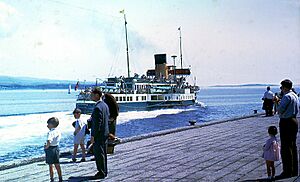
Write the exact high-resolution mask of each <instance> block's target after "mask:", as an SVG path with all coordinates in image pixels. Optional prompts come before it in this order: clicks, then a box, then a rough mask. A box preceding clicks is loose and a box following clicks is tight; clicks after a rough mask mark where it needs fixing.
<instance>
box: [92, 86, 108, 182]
mask: <svg viewBox="0 0 300 182" xmlns="http://www.w3.org/2000/svg"><path fill="white" fill-rule="evenodd" d="M101 96H102V92H101V91H100V90H99V89H97V88H95V89H93V90H92V93H91V98H92V100H93V101H95V102H96V105H95V108H94V110H93V113H92V117H91V118H92V128H91V143H93V147H94V155H95V161H96V165H97V170H98V172H97V174H96V175H95V176H94V178H95V179H103V178H105V177H106V176H107V140H108V133H109V129H108V119H109V109H108V106H107V105H106V104H105V103H104V102H103V101H102V99H101Z"/></svg>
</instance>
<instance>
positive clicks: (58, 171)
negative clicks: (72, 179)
mask: <svg viewBox="0 0 300 182" xmlns="http://www.w3.org/2000/svg"><path fill="white" fill-rule="evenodd" d="M54 165H55V168H56V171H57V174H58V177H59V181H62V172H61V168H60V164H54Z"/></svg>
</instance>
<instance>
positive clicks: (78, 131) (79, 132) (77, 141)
mask: <svg viewBox="0 0 300 182" xmlns="http://www.w3.org/2000/svg"><path fill="white" fill-rule="evenodd" d="M73 115H74V118H75V119H76V121H75V126H74V127H75V131H74V151H73V157H72V161H73V162H76V155H77V150H78V145H80V147H81V150H82V158H81V162H85V146H84V136H85V129H86V127H87V126H86V124H85V123H84V122H83V121H81V120H80V115H81V110H80V109H77V108H76V109H75V110H74V111H73Z"/></svg>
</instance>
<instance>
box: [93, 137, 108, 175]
mask: <svg viewBox="0 0 300 182" xmlns="http://www.w3.org/2000/svg"><path fill="white" fill-rule="evenodd" d="M94 156H95V161H96V166H97V170H98V172H100V173H101V174H102V175H103V176H104V177H106V176H107V142H106V143H105V142H97V141H95V143H94Z"/></svg>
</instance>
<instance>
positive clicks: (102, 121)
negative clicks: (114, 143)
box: [91, 101, 109, 143]
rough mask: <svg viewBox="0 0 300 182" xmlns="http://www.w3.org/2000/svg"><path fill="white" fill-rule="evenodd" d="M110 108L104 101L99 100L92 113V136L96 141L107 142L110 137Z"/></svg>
mask: <svg viewBox="0 0 300 182" xmlns="http://www.w3.org/2000/svg"><path fill="white" fill-rule="evenodd" d="M108 120H109V109H108V106H107V105H106V104H105V102H103V101H98V102H97V103H96V105H95V108H94V110H93V113H92V128H91V136H93V137H94V139H95V142H100V143H105V142H106V141H107V138H108V133H109V129H108Z"/></svg>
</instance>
